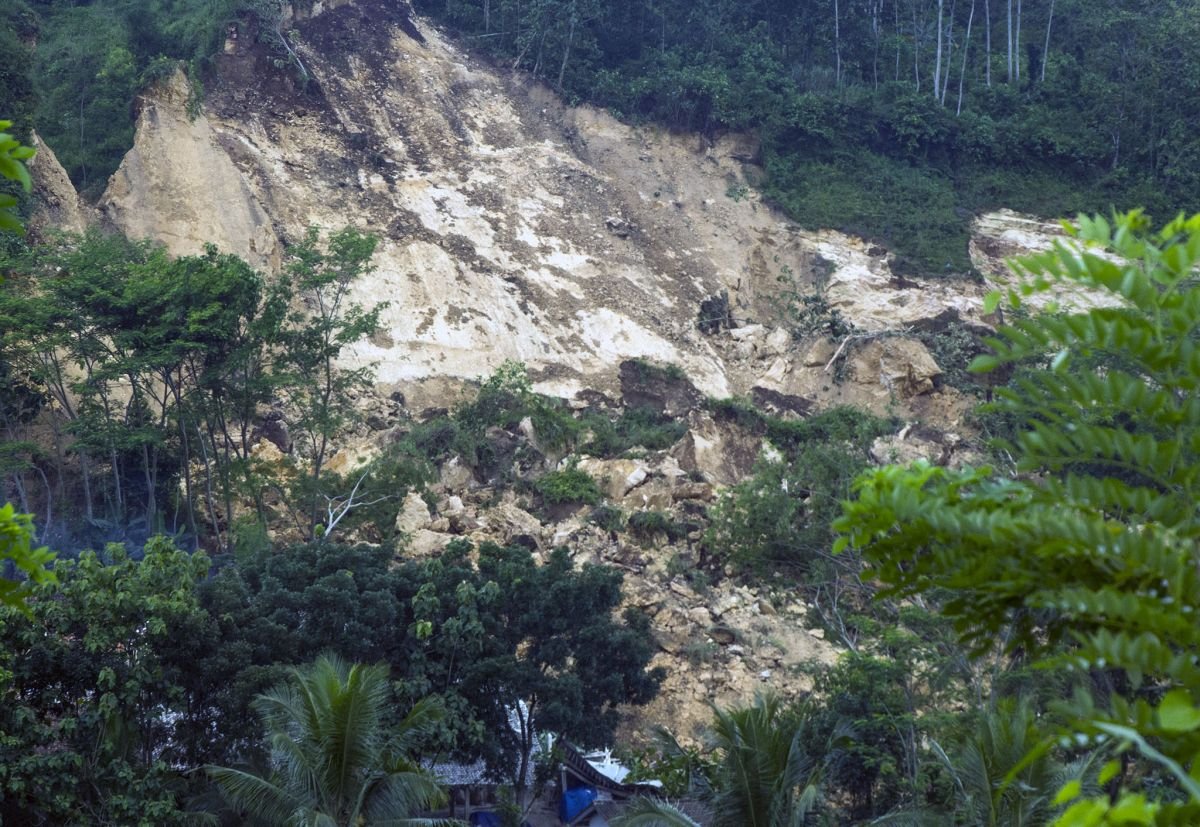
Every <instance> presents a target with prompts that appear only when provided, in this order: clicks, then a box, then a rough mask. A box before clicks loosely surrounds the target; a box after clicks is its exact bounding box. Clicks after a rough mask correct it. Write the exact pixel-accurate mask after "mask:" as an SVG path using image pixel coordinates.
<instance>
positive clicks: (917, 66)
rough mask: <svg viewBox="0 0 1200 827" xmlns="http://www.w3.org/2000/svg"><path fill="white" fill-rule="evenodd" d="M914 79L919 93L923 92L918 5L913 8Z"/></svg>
mask: <svg viewBox="0 0 1200 827" xmlns="http://www.w3.org/2000/svg"><path fill="white" fill-rule="evenodd" d="M912 13H913V79H914V80H915V81H916V84H917V94H918V95H919V94H921V48H920V47H921V41H920V35H919V33H918V31H917V7H916V5H915V4H914V5H913V9H912Z"/></svg>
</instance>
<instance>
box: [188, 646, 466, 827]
mask: <svg viewBox="0 0 1200 827" xmlns="http://www.w3.org/2000/svg"><path fill="white" fill-rule="evenodd" d="M388 701H389V691H388V674H387V667H386V666H382V665H380V666H364V665H362V664H353V665H348V664H346V663H344V662H343V661H341V660H340V659H338V658H336V657H333V656H324V657H321V658H319V659H318V660H317V661H316V663H314V664H312V665H311V666H308V667H305V668H302V669H294V670H293V671H292V680H290V681H289V682H287V683H285V684H283V685H281V686H278V687H276V688H275V689H273V690H271V691H270V692H267V693H266V694H264V695H260V696H258V698H257V699H256V701H255V709H256V711H257V712H258V714H259V716H260V717H261V718H262V720H263V723H264V725H265V727H266V731H267V747H268V752H269V754H270V772H269V773H267V774H259V773H256V772H253V771H251V770H248V769H235V768H228V767H209V768H208V773H209V775H210V776H211V777H212V779H213V780H214V781H215V782H216V784H217V786H218V788H219V789H220V791H221V792H222V794H223V795H224V797H225V799H226V800H227V801H228V802H229V803H230V804H231V805H233V806H234V807H236V808H238V809H240V810H241V811H243V812H244V813H246V814H248V815H250V816H251V817H253V818H254V819H256V821H255V823H263V824H266V825H273V826H274V825H278V827H301V825H303V826H304V827H366V825H371V827H408V826H409V825H413V827H415V826H416V825H432V824H453V823H456V822H435V821H430V820H426V819H417V818H413V815H414V814H415V813H419V812H421V811H422V810H429V809H433V808H435V807H437V806H440V804H441V803H442V802H443V801H444V794H443V792H442V791H441V789H440V788H439V787H438V786H437V784H436V782H435V781H434V780H433V778H432V777H430V776H429V774H428V773H426V772H424V771H423V770H422V769H421V768H420V767H419V766H418V765H417V764H415V763H414V762H413V761H412V760H411V759H410V758H409V757H408V754H409V752H410V749H411V747H412V745H413V740H414V738H416V737H417V736H418V735H419V734H420V733H421V732H423V731H424V730H425V729H426V728H427V727H428V726H429V725H430V724H432V723H433V722H435V721H436V720H438V719H439V718H440V716H441V714H442V713H441V709H440V707H437V706H435V705H434V704H431V703H430V702H428V701H422V702H421V703H419V704H417V705H416V706H415V707H413V709H412V711H411V712H410V713H409V714H408V716H407V717H406V718H405V719H404V720H403V721H402V722H401V723H400V725H399V726H398V727H396V728H395V729H394V730H389V729H387V728H386V727H385V726H384V723H383V712H384V710H385V708H386V705H387V703H388Z"/></svg>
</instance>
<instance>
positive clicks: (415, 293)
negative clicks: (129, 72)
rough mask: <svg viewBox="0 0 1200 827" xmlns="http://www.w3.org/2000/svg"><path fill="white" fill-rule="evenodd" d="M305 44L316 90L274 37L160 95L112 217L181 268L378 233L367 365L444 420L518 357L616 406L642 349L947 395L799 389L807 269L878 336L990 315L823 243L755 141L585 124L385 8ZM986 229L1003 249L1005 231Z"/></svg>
mask: <svg viewBox="0 0 1200 827" xmlns="http://www.w3.org/2000/svg"><path fill="white" fill-rule="evenodd" d="M297 27H298V30H299V32H300V40H299V48H300V49H301V52H302V54H303V56H304V59H305V61H306V64H307V66H308V67H309V68H310V70H311V71H312V73H313V75H314V76H315V83H313V84H311V85H310V87H309V89H308V90H307V91H306V92H304V93H300V92H298V91H296V89H295V84H294V82H293V80H292V79H291V77H290V76H289V75H288V74H287V73H286V72H284V71H282V70H280V69H278V68H276V67H275V65H274V64H273V62H272V59H271V56H270V55H268V54H265V53H264V52H263V51H262V49H261V47H259V46H255V45H253V44H252V42H251V39H250V38H245V37H244V38H242V39H241V40H231V41H229V43H227V48H226V54H225V55H224V56H222V57H221V58H220V59H219V68H218V81H217V83H216V85H215V88H214V89H213V90H212V91H211V92H210V93H209V95H208V98H207V100H206V101H205V103H204V106H203V109H202V111H200V112H199V113H198V114H195V113H194V112H193V113H189V105H188V96H189V89H188V85H187V82H186V81H185V79H184V78H183V77H182V76H176V78H174V79H173V80H172V81H171V82H169V83H167V84H164V86H163V87H161V88H160V89H159V91H158V92H157V93H155V94H153V95H151V96H150V97H149V98H147V99H146V100H145V101H144V102H143V106H142V110H141V115H140V118H139V121H138V131H137V141H136V146H135V148H134V149H133V150H132V151H131V152H130V153H129V155H128V156H127V157H126V159H125V161H124V163H123V164H122V166H121V169H120V170H119V171H118V172H117V174H116V175H115V176H114V177H113V179H112V181H111V182H110V185H109V187H108V190H107V192H106V193H105V195H104V197H103V198H102V199H101V201H100V204H99V211H100V213H101V216H102V218H103V220H105V221H106V222H108V223H110V224H111V225H113V226H115V227H117V228H119V229H121V230H123V231H124V232H126V233H128V234H130V235H132V236H134V237H142V236H149V237H153V238H156V239H159V240H161V241H162V242H164V243H165V244H166V245H167V246H168V247H169V248H170V249H171V250H172V251H173V252H177V253H192V252H197V251H199V250H200V249H201V248H202V246H203V245H204V244H205V243H208V242H213V243H216V244H217V245H218V246H219V247H220V248H222V249H223V250H228V251H230V252H233V253H235V254H238V255H240V256H243V257H245V258H247V259H248V260H249V261H251V262H252V263H254V264H256V265H258V266H261V267H264V268H268V269H271V268H274V267H277V266H278V263H279V257H280V251H281V245H283V244H287V243H288V242H290V241H293V240H295V239H297V238H298V237H299V236H300V235H301V234H302V232H303V230H304V228H305V227H306V226H308V225H310V224H316V225H320V226H323V227H338V226H342V225H344V224H346V223H353V224H355V225H357V226H359V227H361V228H363V229H366V230H369V231H371V232H373V233H375V234H378V235H379V236H380V237H381V239H382V243H381V245H380V249H379V252H378V254H377V257H376V261H375V264H376V271H375V274H374V275H373V276H372V278H370V279H369V280H366V281H364V282H363V283H362V284H361V285H360V286H359V288H358V289H359V296H358V298H359V299H360V300H361V301H363V302H366V303H371V302H374V301H378V300H386V301H388V302H389V303H390V304H389V308H388V310H387V311H386V313H385V315H384V325H385V328H386V330H385V332H384V333H383V334H382V335H380V336H377V337H376V338H375V339H373V340H372V341H371V342H369V343H366V344H364V345H363V346H361V347H360V348H358V350H357V351H356V353H355V357H354V358H355V359H356V360H358V361H359V362H374V363H376V364H377V366H378V378H379V380H380V382H381V383H382V384H384V385H395V384H398V383H411V382H413V381H414V380H424V379H431V378H436V380H437V381H436V382H435V383H433V385H432V387H431V389H433V390H435V392H434V393H433V394H432V396H430V402H431V404H432V403H434V402H436V401H438V397H439V395H440V394H441V392H442V391H443V390H444V389H445V387H446V384H445V380H447V379H475V378H478V377H480V376H484V375H487V374H488V373H490V372H491V371H492V370H493V369H494V368H495V367H496V366H497V365H499V364H500V363H501V362H502V361H503V360H504V359H517V360H520V361H522V362H524V363H526V364H527V365H529V366H530V369H531V372H532V373H533V375H534V377H535V379H536V380H537V386H538V388H539V389H540V390H543V391H546V392H550V393H554V394H557V395H562V396H570V395H572V394H573V393H575V392H577V391H578V390H581V389H583V388H588V387H590V388H599V389H612V388H613V387H614V380H615V375H616V366H617V364H618V363H619V362H620V360H621V359H623V358H628V357H633V356H641V357H646V358H650V359H653V360H657V361H661V362H666V363H675V364H679V365H680V366H682V367H683V368H684V369H685V370H686V372H687V373H688V375H689V376H690V377H692V378H693V380H694V381H695V382H696V384H697V386H698V387H700V389H701V390H703V391H704V392H705V393H708V394H710V395H713V396H718V397H720V396H728V395H731V394H746V393H749V392H750V390H751V389H752V388H753V387H755V386H761V387H763V388H767V389H770V390H772V391H776V392H782V393H785V394H788V395H794V396H806V397H813V398H814V399H815V400H816V401H818V402H823V401H831V400H835V399H843V398H844V399H848V400H849V401H859V402H864V403H866V404H868V405H869V406H870V407H880V405H882V404H887V402H888V401H889V400H890V401H893V402H894V401H895V397H896V396H897V387H896V380H897V379H898V378H900V377H901V376H903V377H904V379H905V381H904V382H901V383H900V384H901V385H903V387H901V388H900V392H899V395H900V396H901V397H905V398H910V397H915V396H918V395H919V394H917V393H915V391H917V390H923V391H930V390H932V389H933V383H932V382H931V381H929V380H931V379H932V378H933V377H934V376H935V375H936V366H935V365H934V364H933V363H932V360H930V359H927V358H925V355H924V354H922V353H921V352H920V348H917V347H914V346H912V345H907V346H902V347H893V346H890V345H888V346H884V347H882V350H883V351H886V352H880V353H875V354H872V356H871V358H870V360H869V361H870V362H871V364H870V365H866V364H861V365H859V366H858V368H857V369H855V370H853V371H851V372H850V379H851V382H850V385H849V386H847V387H839V388H833V387H830V383H828V382H826V381H825V377H822V376H820V375H818V374H820V371H817V372H815V374H814V375H812V376H807V375H806V376H801V375H798V374H813V373H814V372H813V371H806V368H811V367H813V366H814V365H813V364H808V363H807V362H805V361H804V360H803V358H801V357H799V356H796V355H795V354H794V353H793V351H794V348H793V347H792V343H791V342H790V340H789V339H788V338H787V337H786V336H777V337H775V338H771V337H770V335H769V334H770V332H771V330H772V329H773V328H774V327H775V325H776V324H777V323H778V322H779V319H780V317H779V297H780V295H781V281H780V279H781V278H783V279H785V280H787V281H790V282H792V283H793V284H794V287H795V289H797V290H799V291H802V292H803V291H807V290H809V289H810V288H811V285H812V284H813V283H814V281H819V282H821V283H823V284H827V285H828V296H829V298H830V300H831V302H832V304H833V305H834V306H836V307H839V308H840V309H841V310H842V312H843V313H844V314H845V315H846V316H847V318H848V319H849V320H850V321H852V322H853V323H854V324H855V325H857V326H858V327H859V328H860V329H862V330H864V331H879V330H882V329H891V328H903V327H905V326H906V325H909V324H911V323H913V322H915V321H920V320H922V319H928V318H932V317H935V316H937V315H938V314H941V313H943V311H945V310H946V309H947V308H951V309H953V310H954V311H955V312H957V313H958V314H959V316H960V317H961V318H963V319H964V320H967V321H976V320H977V316H978V314H979V312H980V310H979V301H978V299H979V296H980V295H981V292H982V291H981V290H979V289H975V288H972V287H970V286H964V285H962V284H955V285H951V286H946V285H943V284H939V283H937V282H933V283H920V282H915V281H912V280H906V279H901V278H897V277H894V276H893V275H892V273H891V271H890V269H889V266H888V256H887V252H886V251H885V250H884V249H882V248H880V247H878V246H876V245H872V244H870V243H868V242H865V241H863V240H861V239H857V238H853V237H847V236H845V235H842V234H839V233H836V232H808V231H804V230H801V229H799V228H798V227H796V226H795V225H793V224H791V223H789V222H788V221H786V220H784V219H783V218H782V217H781V216H780V215H779V214H778V213H777V212H775V211H773V210H772V209H770V208H769V207H768V206H766V205H765V204H764V203H762V201H761V200H760V199H759V198H758V197H757V196H756V195H755V194H754V192H753V189H752V188H747V183H748V182H752V181H753V180H755V177H756V167H755V166H754V160H755V151H756V148H755V146H754V145H753V142H752V141H750V140H749V139H747V138H745V137H742V136H725V137H721V138H719V139H717V140H715V141H707V140H704V139H702V138H699V137H696V136H682V135H672V134H667V133H664V132H662V131H660V130H656V129H650V128H633V127H630V126H627V125H625V124H622V123H620V122H618V121H616V120H614V119H613V118H611V117H609V116H608V115H607V114H605V113H603V112H599V111H596V110H594V109H589V108H587V107H578V108H570V107H565V106H563V105H562V104H561V103H560V102H559V101H558V100H557V99H556V98H555V96H554V95H553V94H552V93H551V92H549V91H548V90H546V89H545V88H544V87H542V86H541V85H539V84H536V83H532V82H530V81H529V80H528V79H527V78H525V77H524V76H522V75H520V74H514V73H508V72H505V71H502V70H501V69H497V68H493V67H487V66H483V65H480V64H479V63H478V62H476V61H475V60H473V59H471V58H470V57H469V56H467V55H466V54H464V53H463V52H462V51H460V50H459V49H458V48H456V47H455V46H453V45H452V44H450V43H449V42H448V41H447V40H446V39H445V38H444V37H443V36H442V35H441V34H440V33H439V32H438V31H437V30H435V29H434V28H432V27H430V26H428V25H426V24H425V23H424V22H422V21H420V20H414V19H413V18H411V17H410V16H409V15H408V13H407V12H406V10H405V9H404V8H403V6H402V5H397V4H390V3H384V2H381V1H380V0H359V2H354V3H347V4H343V5H341V6H339V7H337V8H334V9H332V10H328V11H325V12H324V13H322V14H320V15H318V16H317V17H315V18H313V19H309V20H305V21H300V22H299V23H298V24H297ZM193 115H194V116H193ZM981 229H982V230H983V232H985V233H988V234H989V235H996V236H999V235H1002V234H1003V233H1004V232H1005V226H1004V219H1003V218H996V217H992V218H991V219H990V220H989V221H988V222H985V223H984V224H982V225H981ZM977 246H978V247H979V249H980V250H981V251H986V250H989V249H993V248H994V245H990V244H988V243H985V242H981V243H980V244H979V245H977ZM978 260H979V262H980V264H981V265H983V266H984V267H986V268H992V267H994V266H996V264H997V263H998V262H997V259H996V257H994V256H988V255H986V254H985V253H981V254H980V256H979V259H978ZM726 291H727V292H728V294H729V296H730V298H731V305H732V322H733V325H734V326H735V327H743V328H744V327H745V326H747V325H753V324H762V325H764V328H765V329H764V330H763V331H762V333H761V335H759V332H758V331H757V330H754V329H751V330H749V331H744V332H743V334H742V335H740V336H738V337H737V338H736V339H730V337H729V336H728V335H727V334H725V333H722V334H721V335H717V336H705V335H704V334H702V333H701V332H700V330H699V329H698V326H697V320H698V318H699V317H700V316H701V314H702V311H701V303H702V302H703V301H704V300H705V299H708V298H711V297H714V296H719V295H720V294H721V293H722V292H726ZM820 356H821V354H816V355H812V354H810V358H809V359H808V362H813V363H815V362H816V361H818V357H820ZM827 356H828V354H826V357H827ZM859 361H860V362H861V361H862V360H859ZM823 364H824V363H823V362H822V366H823ZM909 377H912V379H911V381H909ZM854 385H865V387H861V388H857V389H855V388H854V387H853V386H854ZM410 392H411V391H410ZM418 396H419V394H418ZM905 407H908V405H907V404H906V405H905ZM922 407H923V402H922V401H921V400H916V401H915V408H916V409H917V410H920V409H921V408H922ZM937 407H938V409H942V408H945V407H946V406H945V405H944V404H943V405H939V406H937ZM951 407H953V406H951Z"/></svg>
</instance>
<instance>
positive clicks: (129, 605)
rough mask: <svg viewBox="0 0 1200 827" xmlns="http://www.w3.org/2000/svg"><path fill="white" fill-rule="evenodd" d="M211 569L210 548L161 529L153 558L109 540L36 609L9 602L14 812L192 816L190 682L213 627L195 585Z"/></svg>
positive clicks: (5, 659)
mask: <svg viewBox="0 0 1200 827" xmlns="http://www.w3.org/2000/svg"><path fill="white" fill-rule="evenodd" d="M105 558H107V560H106V559H105ZM207 571H208V560H207V558H206V557H205V556H204V555H203V554H197V555H195V556H192V555H189V554H187V553H185V552H182V551H179V550H178V549H175V548H174V547H173V546H172V545H171V544H170V542H169V541H167V540H165V539H162V538H158V539H155V540H153V541H151V542H150V543H149V544H148V545H147V546H146V549H145V557H144V558H143V559H142V560H140V561H137V560H134V559H132V558H131V557H129V556H128V555H126V554H125V552H124V550H123V549H122V548H121V547H120V546H110V547H109V548H108V549H107V550H106V552H105V554H104V555H103V556H101V555H97V554H94V553H92V552H86V553H84V554H82V555H81V556H80V557H79V559H78V560H77V561H63V562H59V564H58V565H57V566H56V573H57V575H58V579H59V584H58V585H57V586H52V585H37V586H34V587H33V596H32V597H31V598H30V600H29V604H28V605H29V613H28V615H26V614H24V613H21V612H18V611H15V610H12V609H2V610H0V667H2V668H0V693H2V695H3V699H4V700H3V705H2V706H3V712H2V714H0V732H2V733H3V736H2V737H0V766H3V767H4V768H5V771H4V773H3V774H2V775H0V815H2V816H3V818H4V820H5V821H6V822H8V821H9V820H12V821H13V822H14V823H46V822H49V823H118V824H181V823H183V819H182V814H181V813H180V812H179V799H180V796H181V795H183V794H184V793H185V791H186V787H187V784H186V782H185V781H184V779H183V778H182V777H181V775H180V774H179V772H178V769H177V768H178V767H179V766H186V765H187V764H186V762H187V759H188V757H189V755H191V754H192V753H193V749H192V747H191V745H190V740H191V737H192V735H193V734H194V733H195V732H196V730H194V729H192V728H190V727H189V726H188V722H189V721H190V719H191V718H190V715H191V712H192V707H191V704H190V698H189V695H188V692H187V690H186V684H187V682H188V679H189V676H190V674H191V670H192V669H193V668H194V663H195V661H196V660H197V659H198V656H199V655H201V654H202V653H203V652H204V651H205V648H206V646H207V643H208V642H209V641H211V639H212V635H211V631H210V630H211V626H210V624H209V619H208V615H207V614H206V613H205V612H203V611H202V610H201V609H200V607H199V605H198V603H197V601H196V596H195V590H194V589H195V583H196V581H197V580H198V579H199V578H201V577H203V576H204V575H205V574H206V572H207Z"/></svg>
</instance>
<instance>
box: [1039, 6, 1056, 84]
mask: <svg viewBox="0 0 1200 827" xmlns="http://www.w3.org/2000/svg"><path fill="white" fill-rule="evenodd" d="M1053 24H1054V0H1050V16H1049V17H1047V18H1046V45H1045V46H1044V47H1043V48H1042V77H1041V81H1042V83H1045V82H1046V63H1048V62H1049V59H1050V27H1051V26H1052V25H1053Z"/></svg>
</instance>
